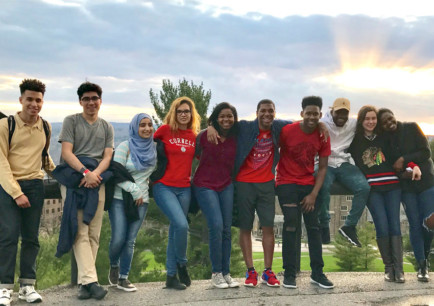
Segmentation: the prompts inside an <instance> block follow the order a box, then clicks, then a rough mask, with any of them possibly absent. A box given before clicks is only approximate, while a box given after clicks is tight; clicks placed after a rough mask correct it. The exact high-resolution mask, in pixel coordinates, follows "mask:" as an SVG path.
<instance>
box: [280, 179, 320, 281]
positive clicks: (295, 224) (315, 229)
mask: <svg viewBox="0 0 434 306" xmlns="http://www.w3.org/2000/svg"><path fill="white" fill-rule="evenodd" d="M312 189H313V185H296V184H284V185H279V186H277V189H276V194H277V196H278V198H279V203H280V207H281V208H282V213H283V218H284V222H283V231H282V258H283V268H284V269H285V275H291V276H294V277H295V275H296V272H297V267H296V262H297V250H298V246H296V241H297V230H298V229H299V228H300V229H301V227H300V226H299V224H300V222H301V214H302V213H303V219H304V223H305V226H306V231H307V239H308V243H309V257H310V267H311V269H312V275H319V274H322V273H323V267H324V261H323V259H322V244H321V233H320V230H319V223H318V207H317V204H316V205H315V209H314V210H313V211H311V212H308V213H304V212H302V207H301V204H300V202H301V201H302V200H303V198H304V197H305V196H307V195H308V194H310V193H311V192H312Z"/></svg>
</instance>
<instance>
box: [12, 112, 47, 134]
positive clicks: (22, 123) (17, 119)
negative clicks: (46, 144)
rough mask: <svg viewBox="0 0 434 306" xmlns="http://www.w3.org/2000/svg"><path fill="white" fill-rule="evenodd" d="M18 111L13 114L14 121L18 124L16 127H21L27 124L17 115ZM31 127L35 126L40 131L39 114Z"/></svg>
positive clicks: (40, 121)
mask: <svg viewBox="0 0 434 306" xmlns="http://www.w3.org/2000/svg"><path fill="white" fill-rule="evenodd" d="M19 113H20V112H17V113H16V114H15V116H14V117H15V122H16V124H17V125H18V127H20V128H22V127H23V126H29V125H28V124H27V123H25V122H24V121H23V119H21V117H20V116H19V115H18V114H19ZM32 127H35V128H37V129H38V130H40V131H42V120H41V117H40V116H38V120H37V121H36V123H35V124H34V125H33V126H32Z"/></svg>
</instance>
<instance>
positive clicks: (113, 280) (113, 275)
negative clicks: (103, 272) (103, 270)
mask: <svg viewBox="0 0 434 306" xmlns="http://www.w3.org/2000/svg"><path fill="white" fill-rule="evenodd" d="M118 279H119V267H112V266H110V270H109V275H108V281H109V284H110V285H111V286H116V284H117V283H118Z"/></svg>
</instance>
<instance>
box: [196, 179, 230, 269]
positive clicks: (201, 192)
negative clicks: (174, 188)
mask: <svg viewBox="0 0 434 306" xmlns="http://www.w3.org/2000/svg"><path fill="white" fill-rule="evenodd" d="M193 190H194V193H195V195H196V199H197V201H198V203H199V206H200V209H201V210H202V212H203V213H204V215H205V217H206V221H207V224H208V232H209V235H208V236H209V257H210V258H211V265H212V272H213V273H223V275H226V274H228V273H229V265H230V262H231V226H232V208H233V204H234V185H233V184H230V185H229V186H227V187H226V188H225V189H223V190H222V191H220V192H217V191H215V190H212V189H209V188H205V187H197V186H193Z"/></svg>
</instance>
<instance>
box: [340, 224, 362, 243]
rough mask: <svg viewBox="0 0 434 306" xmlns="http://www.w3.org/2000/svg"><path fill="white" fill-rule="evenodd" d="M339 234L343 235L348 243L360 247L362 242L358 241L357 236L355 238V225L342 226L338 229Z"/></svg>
mask: <svg viewBox="0 0 434 306" xmlns="http://www.w3.org/2000/svg"><path fill="white" fill-rule="evenodd" d="M339 234H341V235H342V236H343V237H345V238H346V239H347V240H348V242H349V243H351V244H353V245H355V246H356V247H359V248H361V247H362V244H361V243H360V241H359V238H357V232H356V227H355V226H346V225H344V226H342V227H341V228H340V229H339Z"/></svg>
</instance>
